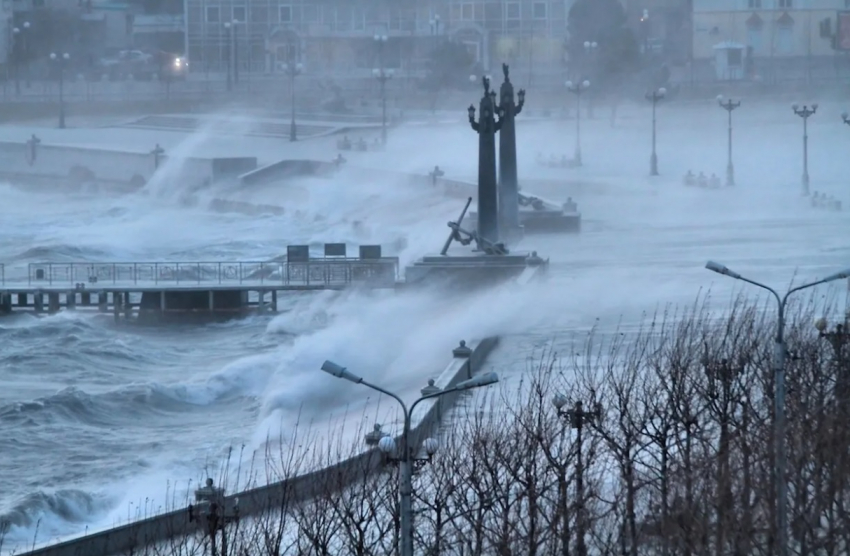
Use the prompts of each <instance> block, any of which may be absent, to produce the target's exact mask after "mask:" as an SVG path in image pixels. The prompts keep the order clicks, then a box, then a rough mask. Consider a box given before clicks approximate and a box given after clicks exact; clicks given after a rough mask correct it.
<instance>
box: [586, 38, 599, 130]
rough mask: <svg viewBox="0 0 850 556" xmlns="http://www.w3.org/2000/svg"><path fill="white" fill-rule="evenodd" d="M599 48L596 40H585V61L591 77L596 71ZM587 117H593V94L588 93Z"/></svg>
mask: <svg viewBox="0 0 850 556" xmlns="http://www.w3.org/2000/svg"><path fill="white" fill-rule="evenodd" d="M597 48H599V43H598V42H596V41H584V54H585V58H586V60H587V62H586V63H585V71H586V72H587V74H590V76H591V77H593V76H595V75H597V73H596V49H597ZM587 117H588V118H591V119H592V118H593V95H590V94H588V97H587Z"/></svg>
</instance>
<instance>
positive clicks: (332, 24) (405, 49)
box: [186, 0, 573, 74]
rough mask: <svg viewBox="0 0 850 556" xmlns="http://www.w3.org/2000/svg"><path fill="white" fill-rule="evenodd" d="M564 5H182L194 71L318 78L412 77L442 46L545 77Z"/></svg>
mask: <svg viewBox="0 0 850 556" xmlns="http://www.w3.org/2000/svg"><path fill="white" fill-rule="evenodd" d="M572 1H573V0H477V1H467V0H431V1H430V2H414V1H412V0H405V1H392V0H353V1H352V0H250V1H249V0H186V21H187V27H186V30H187V36H186V43H187V48H188V57H189V60H190V62H191V63H192V67H193V68H194V70H195V71H223V70H224V69H225V68H226V67H227V63H228V62H227V60H228V58H229V57H230V56H234V57H235V60H236V63H237V64H238V66H239V68H240V70H241V71H254V72H268V73H273V72H277V71H281V66H282V64H284V63H286V62H288V61H289V60H290V59H296V60H297V61H298V62H301V63H303V64H304V66H305V67H306V68H308V69H307V71H311V72H319V73H321V72H325V73H333V74H339V73H357V72H365V71H367V70H370V69H371V68H374V67H376V66H377V65H379V64H380V63H383V64H384V65H385V66H386V67H389V68H395V69H397V70H401V71H410V72H416V71H421V70H422V68H424V67H425V63H426V61H427V56H428V53H429V52H430V51H431V49H432V48H433V47H434V46H435V45H436V44H437V43H438V41H443V40H454V41H459V42H461V43H463V44H464V45H466V47H467V48H468V49H469V52H470V54H471V55H472V58H473V59H474V60H475V62H476V65H477V66H479V67H480V68H481V70H482V71H494V68H496V69H498V67H499V64H501V62H503V61H504V62H508V63H511V62H514V63H516V64H518V65H520V66H523V67H526V66H529V65H530V66H533V67H537V68H538V69H539V70H540V71H555V68H559V67H561V66H563V64H564V39H565V37H566V32H567V31H566V29H567V24H566V19H567V13H568V10H569V7H570V6H571V5H572ZM226 24H229V25H226ZM375 35H380V36H383V35H385V36H387V37H388V40H387V42H386V43H383V46H379V45H378V44H376V41H375V40H374V36H375Z"/></svg>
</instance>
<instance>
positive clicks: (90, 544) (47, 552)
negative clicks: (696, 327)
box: [19, 337, 499, 556]
mask: <svg viewBox="0 0 850 556" xmlns="http://www.w3.org/2000/svg"><path fill="white" fill-rule="evenodd" d="M498 343H499V338H498V337H490V338H485V339H483V340H480V341H477V342H470V343H469V344H468V345H464V343H463V342H461V345H460V346H458V347H457V348H455V349H454V350H452V361H451V362H450V363H449V365H448V366H447V367H446V369H445V370H444V371H443V373H442V374H440V375H439V376H438V377H437V378H436V379H435V385H436V386H438V387H440V388H444V389H445V388H449V387H451V386H454V385H455V384H457V383H458V382H460V381H463V380H466V379H467V378H470V377H471V376H473V375H474V374H476V373H477V372H478V371H479V370H480V369H481V368H482V367H483V365H484V363H485V361H486V359H487V356H488V355H489V354H490V353H491V352H492V351H493V349H495V347H496V346H497V345H498ZM316 372H319V371H318V370H317V371H316ZM328 380H332V378H330V377H329V378H328ZM460 395H461V393H452V394H446V395H445V396H441V397H439V398H436V399H434V400H428V401H425V402H423V403H421V404H419V405H420V407H417V410H416V411H415V413H414V415H413V416H412V417H413V419H412V423H413V427H412V430H411V439H412V440H413V441H414V442H417V441H418V440H419V439H421V438H423V437H424V436H428V435H431V434H434V432H435V431H436V429H437V428H438V426H439V424H440V422H441V420H442V418H443V416H445V414H446V412H447V411H448V410H449V409H451V408H452V407H453V406H454V404H455V403H456V402H457V399H458V398H459V396H460ZM438 457H439V456H438ZM385 468H386V464H385V462H384V459H383V455H382V454H381V453H380V452H379V451H378V450H377V449H370V450H368V451H366V452H363V453H361V454H359V455H357V456H354V457H352V458H349V459H347V460H345V461H342V462H339V463H337V464H335V465H332V466H330V467H326V468H324V469H319V470H317V471H314V472H311V473H306V474H304V475H300V476H298V477H294V478H292V479H288V480H285V481H282V482H279V483H274V484H271V485H268V486H263V487H258V488H254V489H251V490H247V491H244V492H240V493H236V494H232V495H229V496H227V497H226V500H225V502H224V503H225V507H231V506H232V505H233V504H234V503H235V498H237V497H238V498H239V510H240V515H241V516H252V515H258V514H262V513H263V512H264V511H269V510H272V511H273V510H274V509H275V508H277V509H278V510H280V508H282V507H284V505H289V504H295V503H298V502H299V501H304V500H309V499H311V498H314V497H316V496H318V495H323V494H327V492H328V488H329V487H330V488H339V489H342V488H344V487H345V486H347V485H349V484H353V483H356V482H357V481H361V480H363V479H364V478H366V477H368V476H370V475H373V474H375V473H380V472H381V471H383V470H384V469H385ZM200 521H201V522H203V520H200ZM202 528H203V523H199V522H198V521H195V522H190V521H189V517H188V511H187V509H185V508H181V509H178V510H174V511H171V512H167V513H164V514H160V515H157V516H153V517H150V518H147V519H144V520H141V521H136V522H134V523H130V524H127V525H122V526H119V527H114V528H112V529H109V530H106V531H101V532H98V533H91V534H89V535H86V536H84V537H80V538H76V539H73V540H68V541H65V542H61V543H58V544H54V545H49V546H44V547H41V548H36V549H34V550H30V551H28V552H21V553H19V556H79V555H82V554H84V555H86V556H109V555H112V554H117V553H130V554H132V553H134V552H135V551H136V550H138V549H140V548H142V547H144V546H146V545H151V544H154V543H159V542H163V541H166V540H168V539H172V538H176V537H180V536H185V535H189V534H193V533H199V532H202Z"/></svg>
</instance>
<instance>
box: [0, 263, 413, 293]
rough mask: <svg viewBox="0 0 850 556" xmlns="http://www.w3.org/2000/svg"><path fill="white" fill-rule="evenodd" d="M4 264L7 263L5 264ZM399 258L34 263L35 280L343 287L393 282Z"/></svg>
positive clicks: (29, 275) (46, 282) (94, 283)
mask: <svg viewBox="0 0 850 556" xmlns="http://www.w3.org/2000/svg"><path fill="white" fill-rule="evenodd" d="M0 269H2V267H0ZM397 279H398V258H396V257H384V258H381V259H354V258H343V257H340V258H324V259H310V260H308V261H298V262H295V261H284V262H252V261H239V262H203V261H198V262H127V263H30V264H29V265H28V271H27V283H28V284H30V285H35V286H38V285H50V286H52V285H54V284H57V285H64V284H68V285H74V286H77V285H78V284H85V285H86V286H95V287H96V286H98V285H107V286H108V285H112V286H119V285H120V286H127V285H133V286H139V285H141V286H150V285H160V284H168V285H178V286H186V287H188V286H198V285H210V286H217V285H240V284H244V285H252V284H253V285H268V286H274V285H281V286H311V287H317V286H325V287H338V286H345V285H348V284H352V283H358V282H370V283H371V284H372V285H386V286H392V285H394V284H395V282H396V280H397Z"/></svg>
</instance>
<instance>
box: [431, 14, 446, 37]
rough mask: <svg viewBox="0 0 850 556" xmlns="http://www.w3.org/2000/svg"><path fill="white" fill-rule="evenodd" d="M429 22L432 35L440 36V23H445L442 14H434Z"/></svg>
mask: <svg viewBox="0 0 850 556" xmlns="http://www.w3.org/2000/svg"><path fill="white" fill-rule="evenodd" d="M429 23H430V24H431V35H433V36H438V35H439V34H440V25H441V24H442V23H443V22H442V21H441V20H440V14H434V17H432V18H431V19H430V21H429Z"/></svg>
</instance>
